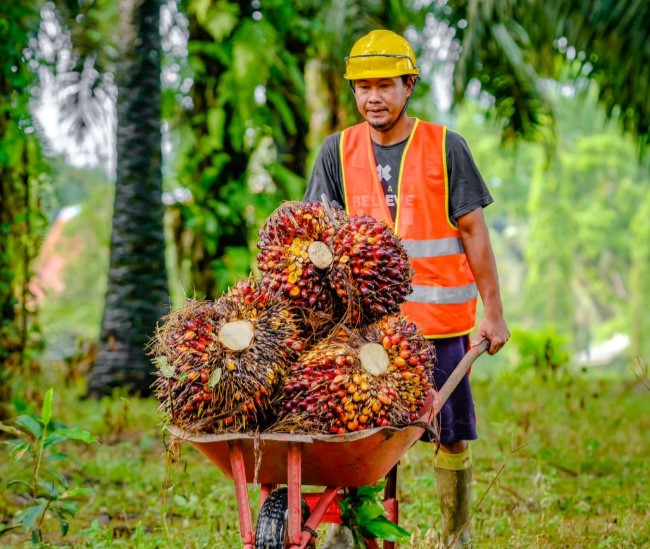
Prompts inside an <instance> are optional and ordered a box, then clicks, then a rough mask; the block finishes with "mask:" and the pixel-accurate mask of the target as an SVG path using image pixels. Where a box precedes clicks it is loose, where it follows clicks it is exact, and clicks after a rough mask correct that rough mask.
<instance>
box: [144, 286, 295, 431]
mask: <svg viewBox="0 0 650 549" xmlns="http://www.w3.org/2000/svg"><path fill="white" fill-rule="evenodd" d="M250 283H252V285H251V284H250ZM259 290H260V289H259V287H257V286H255V282H254V281H253V280H252V279H251V280H249V281H248V282H244V283H241V284H239V285H238V286H236V289H231V290H230V291H229V292H227V293H226V294H224V295H223V296H222V297H221V298H219V299H218V300H216V301H199V300H190V301H188V302H187V303H186V305H185V306H184V307H182V308H180V309H178V310H176V311H174V312H172V313H170V314H169V315H167V316H166V317H165V318H164V322H163V324H162V325H161V326H159V327H158V328H157V330H156V334H155V336H154V337H153V339H152V343H151V351H152V354H153V355H155V357H156V358H155V359H154V363H155V364H156V365H157V367H158V370H157V379H156V381H155V382H154V392H155V394H156V396H157V397H158V399H159V400H160V401H161V410H162V411H163V412H164V413H165V414H166V416H167V417H168V419H169V420H170V421H171V422H172V423H174V424H175V425H176V426H178V427H180V428H182V429H184V430H186V431H192V432H208V433H218V432H238V431H247V430H253V429H256V428H263V427H264V426H265V424H266V423H267V422H271V421H272V420H273V419H274V418H273V413H272V409H271V401H272V398H273V397H274V395H275V393H276V391H277V390H278V389H279V386H280V384H281V380H282V379H283V376H284V374H285V371H286V369H287V366H288V363H289V362H290V361H293V360H295V358H296V356H297V355H298V353H299V352H300V351H301V350H302V349H303V348H304V344H303V343H302V340H301V332H300V320H299V317H298V316H297V315H296V314H295V313H294V312H293V311H292V309H291V308H290V307H289V306H288V305H287V303H286V302H285V301H284V300H282V299H279V298H278V297H275V298H273V297H268V295H267V294H266V293H264V292H263V291H262V292H261V293H260V294H259V295H258V298H257V299H252V300H251V299H249V296H251V295H254V294H255V292H256V291H259Z"/></svg>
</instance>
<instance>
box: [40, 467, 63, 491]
mask: <svg viewBox="0 0 650 549" xmlns="http://www.w3.org/2000/svg"><path fill="white" fill-rule="evenodd" d="M45 472H47V473H50V474H51V475H52V476H53V477H54V478H56V479H57V480H58V481H59V483H60V484H61V486H63V488H67V487H68V485H69V483H68V479H67V478H66V477H65V475H64V474H63V473H62V472H61V471H57V470H56V469H52V468H50V467H48V468H47V469H45Z"/></svg>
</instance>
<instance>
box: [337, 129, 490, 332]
mask: <svg viewBox="0 0 650 549" xmlns="http://www.w3.org/2000/svg"><path fill="white" fill-rule="evenodd" d="M446 132H447V128H446V127H445V126H440V125H437V124H431V123H428V122H423V121H420V120H418V119H417V118H416V119H415V126H414V127H413V131H412V132H411V135H410V137H409V139H408V142H407V143H406V147H405V149H404V153H403V155H402V162H401V165H400V170H399V180H398V182H397V213H396V216H395V222H394V223H393V220H392V219H391V215H390V211H389V209H388V206H387V204H386V197H385V195H384V191H383V189H382V186H381V183H380V181H379V178H378V175H377V168H376V165H377V162H376V161H375V155H374V152H373V149H372V141H371V139H370V126H369V124H368V123H367V122H363V123H361V124H357V125H356V126H352V127H350V128H347V129H346V130H344V131H343V132H341V139H340V144H339V154H340V155H341V167H342V172H343V192H344V196H345V205H346V210H347V212H348V214H350V215H362V214H366V215H371V216H372V217H374V218H375V219H378V220H380V221H385V222H386V223H387V224H388V225H389V226H390V227H391V228H392V229H393V230H394V231H395V234H397V235H398V236H399V237H400V238H401V239H402V244H403V245H404V248H405V249H406V251H407V253H408V255H409V257H410V259H411V266H412V267H413V269H414V271H415V276H414V278H413V292H412V293H411V294H410V295H409V296H408V297H407V301H406V303H404V304H403V305H402V313H403V314H405V315H406V316H407V317H408V318H409V319H410V320H411V321H413V322H415V323H416V325H418V326H419V327H420V329H421V330H422V333H423V334H424V335H425V336H426V337H429V338H435V337H452V336H456V335H463V334H467V333H469V332H470V331H471V330H472V329H473V327H474V322H475V320H476V299H477V295H478V291H477V287H476V283H475V282H474V275H473V274H472V271H471V269H470V267H469V263H468V261H467V256H466V255H465V251H464V249H463V245H462V242H461V240H460V236H459V234H458V228H457V227H456V226H455V225H453V224H452V223H451V221H450V220H449V184H448V181H447V154H446V151H445V137H446Z"/></svg>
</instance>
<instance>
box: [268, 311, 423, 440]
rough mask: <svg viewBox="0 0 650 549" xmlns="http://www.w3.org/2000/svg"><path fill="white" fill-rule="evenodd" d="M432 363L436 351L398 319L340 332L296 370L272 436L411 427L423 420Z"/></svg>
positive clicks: (303, 359) (285, 390) (318, 346)
mask: <svg viewBox="0 0 650 549" xmlns="http://www.w3.org/2000/svg"><path fill="white" fill-rule="evenodd" d="M434 357H435V351H434V348H433V345H432V344H431V343H430V342H429V341H427V340H426V339H425V338H424V337H422V335H420V333H419V332H418V331H417V329H416V326H415V324H413V323H411V322H408V321H407V320H406V319H405V318H404V317H401V316H398V315H393V316H387V317H384V318H382V319H381V320H379V321H377V322H375V323H374V324H371V325H369V326H366V327H363V328H360V329H350V328H346V327H339V328H338V329H337V330H336V331H335V332H334V333H332V334H331V335H330V336H329V337H327V338H326V339H324V340H322V341H320V342H319V343H317V344H316V345H314V346H313V347H312V348H310V349H309V350H307V351H306V352H304V353H303V354H301V355H300V357H299V359H298V361H297V362H296V363H295V364H292V365H291V367H290V371H289V374H288V375H287V377H286V378H285V380H284V386H283V388H282V393H281V397H280V398H279V402H278V404H277V405H276V406H277V407H278V408H279V412H278V417H279V420H278V422H276V424H275V425H274V426H273V427H272V430H274V431H286V432H303V433H335V434H344V433H348V432H354V431H361V430H364V429H368V428H372V427H385V426H389V425H390V426H394V427H401V426H404V425H407V424H409V423H411V422H413V421H415V420H417V419H418V418H419V417H420V416H421V414H422V412H423V408H424V405H425V398H426V395H427V393H428V391H429V390H430V388H431V386H430V383H429V377H430V374H431V370H432V368H433V361H434Z"/></svg>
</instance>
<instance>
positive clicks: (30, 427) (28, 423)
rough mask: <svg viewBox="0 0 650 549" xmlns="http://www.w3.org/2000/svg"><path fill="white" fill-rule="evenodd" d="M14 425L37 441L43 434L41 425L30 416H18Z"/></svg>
mask: <svg viewBox="0 0 650 549" xmlns="http://www.w3.org/2000/svg"><path fill="white" fill-rule="evenodd" d="M16 425H18V426H19V427H22V428H23V429H25V430H27V431H29V432H30V433H31V434H32V435H34V437H35V438H37V439H38V438H41V435H42V434H43V429H42V427H41V424H40V423H39V422H38V421H37V420H35V419H34V418H33V417H31V416H18V418H17V419H16Z"/></svg>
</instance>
